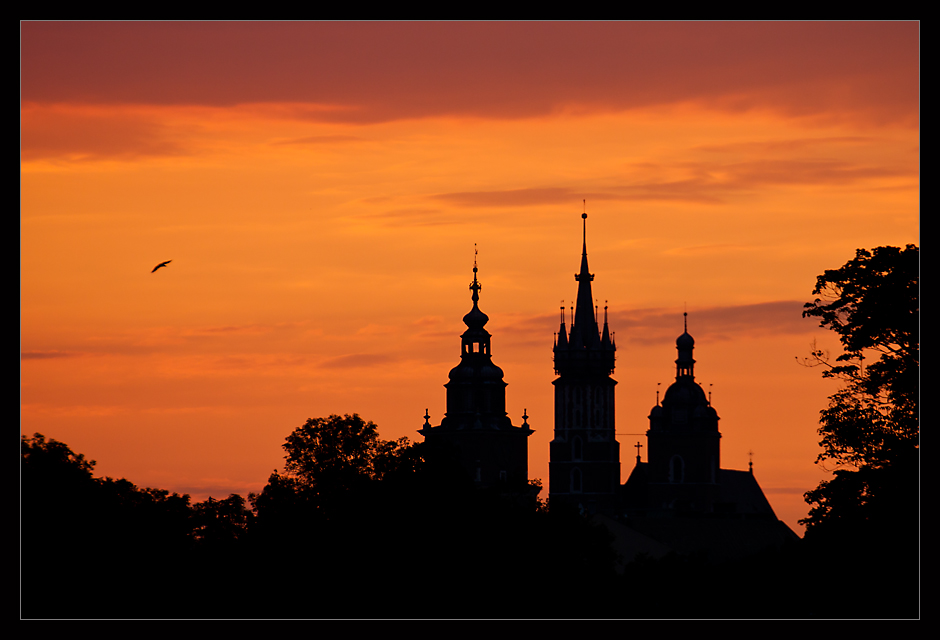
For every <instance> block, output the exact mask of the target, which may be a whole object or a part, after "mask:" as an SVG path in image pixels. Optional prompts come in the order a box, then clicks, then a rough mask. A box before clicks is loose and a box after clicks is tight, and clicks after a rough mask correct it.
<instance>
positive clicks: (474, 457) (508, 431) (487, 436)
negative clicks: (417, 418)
mask: <svg viewBox="0 0 940 640" xmlns="http://www.w3.org/2000/svg"><path fill="white" fill-rule="evenodd" d="M482 288H483V286H482V285H481V284H480V282H479V281H478V280H477V265H476V259H474V261H473V282H472V283H471V284H470V291H471V292H472V294H471V296H470V299H471V300H472V301H473V308H471V309H470V312H469V313H467V315H465V316H464V317H463V321H464V324H466V325H467V330H466V331H464V333H463V335H461V336H460V364H458V365H457V366H456V367H454V368H453V369H451V371H450V375H449V378H450V381H449V382H448V383H447V384H445V385H444V387H445V388H446V389H447V412H446V414H445V416H444V419H443V420H442V421H441V424H440V425H439V426H437V427H432V426H431V424H430V422H428V420H429V419H430V416H429V415H427V413H425V423H424V428H422V429H420V430H419V431H418V433H420V434H421V435H423V436H424V439H425V442H428V443H434V444H440V445H443V446H447V447H452V448H453V449H454V450H455V452H456V455H457V457H458V458H459V459H460V461H461V462H462V464H463V466H464V468H465V470H466V471H467V473H468V474H469V475H470V477H471V478H472V479H473V481H474V482H475V483H476V484H477V485H478V486H481V487H491V486H498V485H505V484H509V485H515V486H519V485H522V484H525V483H526V482H528V479H529V470H528V469H529V468H528V444H527V441H526V438H528V437H529V436H530V435H531V434H532V433H533V431H532V429H530V428H529V425H528V423H527V421H526V420H527V419H528V416H527V415H525V414H523V416H522V417H523V422H522V426H519V427H516V426H513V424H512V421H511V420H510V418H509V416H508V415H507V414H506V383H505V382H504V381H503V370H502V369H500V368H499V367H497V366H496V365H495V364H493V361H492V355H491V339H490V334H489V332H488V331H487V330H486V329H484V328H483V327H484V325H485V324H486V323H487V322H488V321H489V317H487V315H486V314H485V313H483V312H482V311H480V307H479V305H478V303H479V300H480V290H481V289H482Z"/></svg>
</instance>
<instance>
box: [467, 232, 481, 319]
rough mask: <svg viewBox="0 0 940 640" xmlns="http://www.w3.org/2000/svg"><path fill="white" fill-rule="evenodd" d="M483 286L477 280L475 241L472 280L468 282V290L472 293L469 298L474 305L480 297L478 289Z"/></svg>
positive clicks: (475, 245)
mask: <svg viewBox="0 0 940 640" xmlns="http://www.w3.org/2000/svg"><path fill="white" fill-rule="evenodd" d="M482 288H483V285H481V284H480V282H479V281H478V280H477V243H476V242H474V243H473V282H471V283H470V290H471V291H472V292H473V295H472V296H470V299H471V300H473V304H474V305H475V304H476V303H477V301H479V299H480V289H482Z"/></svg>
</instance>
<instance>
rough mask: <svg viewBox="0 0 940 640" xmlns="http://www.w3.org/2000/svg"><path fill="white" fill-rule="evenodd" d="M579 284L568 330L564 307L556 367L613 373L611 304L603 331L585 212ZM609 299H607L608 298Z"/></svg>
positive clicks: (556, 351)
mask: <svg viewBox="0 0 940 640" xmlns="http://www.w3.org/2000/svg"><path fill="white" fill-rule="evenodd" d="M574 279H575V281H576V282H577V283H578V296H577V299H576V301H575V305H574V307H573V309H572V314H571V325H570V327H567V329H568V331H567V336H566V337H563V334H564V333H565V329H566V327H565V320H564V307H562V319H561V327H560V328H559V337H558V340H557V342H556V344H555V349H554V350H555V370H556V372H558V373H559V375H561V372H562V371H569V372H570V371H573V369H571V367H574V368H576V369H578V370H580V369H584V371H587V370H588V369H592V368H595V367H596V368H597V370H598V371H603V372H604V375H605V376H607V375H610V373H611V372H612V371H613V369H614V351H615V350H616V347H615V346H614V344H613V336H612V335H611V334H610V329H609V327H608V326H607V306H606V305H605V306H604V321H603V322H604V332H603V335H601V331H600V327H599V325H600V309H599V305H597V304H596V301H595V299H594V294H593V292H592V291H591V288H592V286H591V282H592V281H593V280H594V274H593V273H591V271H590V269H589V268H588V259H587V213H582V214H581V269H580V271H579V273H577V274H575V276H574ZM605 302H606V301H605ZM566 338H567V339H566Z"/></svg>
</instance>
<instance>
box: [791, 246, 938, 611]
mask: <svg viewBox="0 0 940 640" xmlns="http://www.w3.org/2000/svg"><path fill="white" fill-rule="evenodd" d="M918 275H919V252H918V248H917V247H916V246H915V245H912V244H909V245H907V246H906V247H905V248H904V249H900V248H898V247H877V248H875V249H874V250H872V251H871V252H869V251H866V250H864V249H858V250H857V251H856V254H855V258H853V259H852V260H850V261H848V262H847V263H846V264H845V265H843V266H842V267H841V268H839V269H834V270H827V271H826V272H825V273H824V274H823V275H821V276H819V277H818V278H817V280H816V287H815V289H814V290H813V293H814V294H815V295H819V296H820V297H818V298H816V299H815V300H814V301H813V302H809V303H807V304H805V305H804V311H803V316H804V317H812V318H819V322H820V326H821V327H825V328H828V329H831V330H832V331H835V332H836V333H837V334H838V335H839V341H840V342H841V344H842V349H843V352H842V353H841V354H840V355H838V357H836V358H835V359H834V360H833V359H831V358H830V356H829V354H827V353H825V352H824V351H822V350H819V349H814V350H813V351H812V353H811V357H810V359H809V360H808V362H807V364H809V365H810V366H821V367H823V374H822V375H823V376H824V377H826V378H836V379H838V380H841V381H842V382H843V386H842V388H841V389H839V390H838V391H837V392H836V393H835V394H833V395H832V396H830V397H829V406H828V407H827V408H826V409H824V410H822V411H821V412H820V426H819V429H818V433H819V435H820V436H822V439H821V441H820V446H821V447H822V452H821V453H820V454H819V456H818V458H817V460H816V462H817V464H821V465H825V464H831V465H834V466H835V469H834V473H833V477H832V478H831V479H830V480H824V481H822V482H821V483H820V484H819V486H818V487H816V488H815V489H813V490H812V491H808V492H807V493H806V494H805V498H806V501H807V503H808V504H809V505H810V507H811V508H810V511H809V515H808V516H807V517H806V518H804V519H802V520H801V521H800V522H801V523H802V524H805V525H806V536H805V537H806V540H807V541H808V542H812V543H817V544H818V545H820V548H821V549H823V550H824V553H825V554H826V561H828V562H832V561H833V560H835V559H836V558H838V557H842V558H843V559H845V560H848V559H849V558H857V557H859V556H858V554H859V553H860V552H862V553H864V554H866V555H868V554H870V553H871V544H872V542H873V541H877V544H878V545H879V547H880V548H881V549H892V554H893V555H892V557H891V559H890V562H887V561H881V562H882V563H883V564H882V573H881V574H877V572H874V573H872V575H873V576H874V575H876V574H877V575H880V576H881V578H882V581H891V582H893V583H894V585H893V593H892V594H882V595H883V597H882V598H881V599H880V600H878V599H875V601H876V602H886V601H888V600H890V598H888V595H891V596H892V597H894V598H897V597H898V596H897V595H896V594H898V593H904V594H906V595H905V596H904V598H908V596H910V595H911V594H910V593H909V592H908V591H907V588H908V587H909V586H910V585H912V584H913V585H916V575H912V574H911V571H913V570H916V566H917V559H916V553H917V544H916V543H917V539H918V535H919V533H918V524H917V519H918V484H919V481H918V468H919V435H920V428H919V414H918V394H919V348H920V341H919V329H918V323H919V295H918ZM870 562H878V560H876V559H875V557H872V559H871V561H870ZM889 565H890V566H889ZM849 591H851V589H850V590H849ZM871 595H872V594H871V593H868V594H867V598H869V599H871ZM902 599H903V598H902ZM849 600H851V598H849V599H848V600H847V601H849ZM908 600H909V601H913V598H908ZM895 604H897V605H898V606H905V604H906V603H903V602H900V603H898V602H896V603H895ZM892 610H894V609H892ZM860 612H862V611H860ZM864 613H867V614H869V615H870V614H871V613H872V610H871V609H869V610H868V611H864Z"/></svg>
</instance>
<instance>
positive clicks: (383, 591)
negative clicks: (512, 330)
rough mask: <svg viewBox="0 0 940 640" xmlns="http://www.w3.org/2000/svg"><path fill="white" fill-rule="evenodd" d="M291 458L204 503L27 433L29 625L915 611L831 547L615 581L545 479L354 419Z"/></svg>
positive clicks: (302, 437)
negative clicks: (256, 483)
mask: <svg viewBox="0 0 940 640" xmlns="http://www.w3.org/2000/svg"><path fill="white" fill-rule="evenodd" d="M284 449H285V451H286V453H287V455H286V462H285V466H284V469H283V471H278V472H274V473H272V474H271V476H270V478H269V479H268V483H267V485H266V486H265V487H264V490H263V491H262V492H261V493H259V494H257V495H255V494H249V496H248V497H247V499H245V498H242V497H241V496H238V495H231V496H229V497H228V498H225V499H219V500H216V499H211V498H210V499H209V500H206V501H204V502H199V503H192V501H191V500H190V497H189V496H187V495H178V494H171V493H169V492H167V491H165V490H160V489H149V488H143V489H142V488H139V487H136V486H135V485H134V484H132V483H131V482H129V481H127V480H124V479H121V480H114V479H112V478H96V477H94V474H93V470H94V462H92V461H89V460H87V459H86V458H85V457H84V456H83V455H82V454H79V453H75V452H73V451H71V450H70V449H69V447H68V446H67V445H65V444H64V443H61V442H57V441H55V440H52V439H46V438H45V437H43V436H42V435H39V434H36V435H34V436H33V437H26V436H23V437H22V464H21V472H22V494H21V564H20V570H21V571H20V576H21V592H20V593H21V616H22V617H23V618H30V619H36V618H44V619H45V618H59V619H61V618H99V619H101V618H103V619H127V618H130V619H139V618H170V619H258V618H281V619H297V618H302V619H325V618H326V619H337V618H339V619H377V618H378V619H384V618H410V619H439V618H448V619H449V618H471V619H472V618H511V619H542V618H551V619H566V618H605V619H606V618H631V619H636V618H644V619H675V618H830V617H869V616H875V617H894V616H905V617H910V616H911V615H915V616H916V601H915V602H914V605H915V606H914V609H913V612H914V613H913V614H911V611H912V609H911V604H912V602H911V597H910V594H909V591H910V589H909V588H907V589H898V588H897V587H898V586H899V585H898V584H897V581H895V580H893V579H892V578H894V577H897V576H894V575H893V574H890V573H889V574H884V573H883V572H880V573H879V572H877V571H875V572H874V573H872V572H871V571H869V573H868V574H867V575H868V576H869V578H872V579H875V580H878V581H879V584H872V583H870V582H866V581H859V580H854V581H845V578H844V574H843V571H844V570H845V567H843V566H839V567H833V566H831V562H830V560H829V559H830V558H832V559H835V558H838V557H839V556H838V555H834V554H832V553H831V550H827V549H824V548H821V547H816V548H810V549H806V548H802V547H793V548H784V549H782V550H777V551H768V552H766V553H764V554H762V555H760V556H757V557H753V558H748V559H746V560H741V561H736V562H731V563H725V564H720V565H719V564H714V563H710V562H708V561H706V559H705V558H701V557H679V556H675V555H670V556H667V557H665V558H662V559H659V560H653V559H650V558H640V559H637V560H636V561H634V562H632V563H629V564H627V565H626V567H625V568H623V567H622V566H621V570H620V571H618V562H617V561H618V557H617V553H616V552H615V550H614V547H613V545H612V541H613V537H612V536H611V534H610V533H609V532H608V531H607V529H606V528H604V527H601V526H595V525H592V524H591V523H590V521H589V520H588V519H586V518H584V517H583V516H582V515H580V514H579V513H577V512H576V511H573V510H569V509H567V508H565V507H564V506H563V505H549V504H546V502H545V501H543V500H541V499H540V497H539V490H540V487H539V485H538V483H537V482H530V483H528V484H525V485H522V486H516V487H512V486H503V487H500V488H498V489H492V490H480V489H477V488H475V487H474V485H473V483H472V482H471V481H470V480H469V478H468V477H467V476H465V475H464V474H463V473H462V472H461V471H459V469H460V465H459V464H458V463H457V461H456V459H455V457H454V455H453V452H452V451H448V450H440V449H438V450H434V449H430V448H428V446H427V444H426V443H417V444H412V443H409V442H408V441H407V440H406V439H404V438H403V439H401V440H398V441H384V440H381V439H379V438H378V431H377V428H376V426H375V425H374V424H373V423H371V422H365V421H363V420H362V419H361V418H360V417H359V416H357V415H351V416H349V415H347V416H330V417H328V418H318V419H311V420H308V421H307V422H306V423H305V424H304V425H303V426H302V427H300V428H298V429H296V430H295V431H294V432H293V433H292V434H291V435H290V436H288V438H287V439H286V441H285V444H284ZM874 552H875V550H874V549H873V553H874ZM883 557H886V558H890V556H883ZM856 561H857V562H859V563H865V562H866V561H867V562H868V564H869V567H870V559H869V560H866V559H862V558H857V559H856ZM838 562H841V558H840V560H839V561H838ZM883 564H885V566H893V565H890V564H887V563H883ZM905 571H907V570H906V569H905ZM905 575H906V574H905ZM833 580H835V581H839V586H838V588H833V582H832V581H833ZM891 583H894V584H891ZM886 597H887V598H888V599H886ZM890 598H894V600H890Z"/></svg>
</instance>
